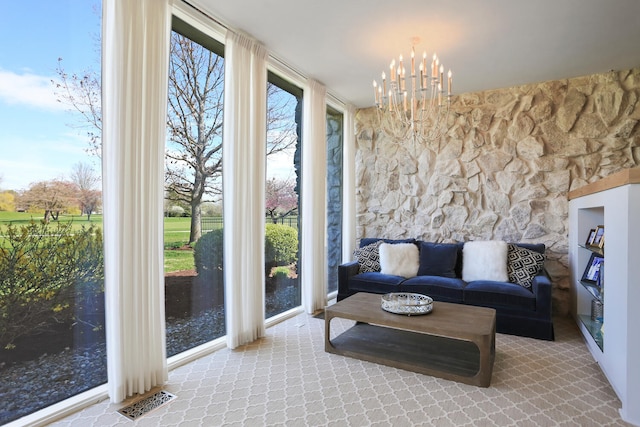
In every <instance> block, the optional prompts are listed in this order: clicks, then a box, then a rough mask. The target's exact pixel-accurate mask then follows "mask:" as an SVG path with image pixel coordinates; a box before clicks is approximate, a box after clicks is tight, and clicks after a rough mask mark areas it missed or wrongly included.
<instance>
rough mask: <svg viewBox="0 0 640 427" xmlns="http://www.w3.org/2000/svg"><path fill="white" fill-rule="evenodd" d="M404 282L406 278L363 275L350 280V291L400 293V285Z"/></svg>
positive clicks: (388, 275)
mask: <svg viewBox="0 0 640 427" xmlns="http://www.w3.org/2000/svg"><path fill="white" fill-rule="evenodd" d="M404 280H405V279H404V277H400V276H392V275H390V274H382V273H361V274H356V275H355V276H353V277H351V280H349V290H350V291H355V292H371V293H375V294H386V293H389V292H399V291H400V289H399V288H398V285H400V283H402V282H403V281H404Z"/></svg>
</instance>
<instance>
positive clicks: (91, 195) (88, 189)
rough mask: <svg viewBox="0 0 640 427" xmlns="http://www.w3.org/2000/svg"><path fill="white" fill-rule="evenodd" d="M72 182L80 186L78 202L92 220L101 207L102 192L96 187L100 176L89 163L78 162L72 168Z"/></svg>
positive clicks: (83, 211) (82, 210)
mask: <svg viewBox="0 0 640 427" xmlns="http://www.w3.org/2000/svg"><path fill="white" fill-rule="evenodd" d="M71 182H73V183H74V184H75V185H76V186H77V188H78V196H77V198H78V202H79V203H80V211H81V212H82V213H84V214H86V215H87V221H89V220H91V214H92V213H93V212H94V211H95V210H97V209H98V207H100V204H101V202H102V193H101V192H100V190H98V189H96V186H97V185H98V183H99V182H100V177H99V176H98V175H96V173H95V172H94V170H93V168H92V167H91V166H90V165H88V164H87V163H82V162H79V163H76V164H74V165H73V168H72V170H71Z"/></svg>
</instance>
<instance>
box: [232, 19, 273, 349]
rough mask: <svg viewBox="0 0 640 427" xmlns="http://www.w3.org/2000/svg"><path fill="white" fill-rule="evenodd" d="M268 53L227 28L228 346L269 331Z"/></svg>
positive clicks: (249, 340)
mask: <svg viewBox="0 0 640 427" xmlns="http://www.w3.org/2000/svg"><path fill="white" fill-rule="evenodd" d="M266 59H267V52H266V49H265V48H264V47H263V46H261V45H260V44H258V43H257V42H255V41H254V40H252V39H251V38H249V37H248V36H246V35H244V34H238V33H234V32H232V31H230V30H229V31H228V32H227V37H226V43H225V76H226V78H225V89H224V93H225V99H224V132H223V144H222V151H223V154H222V155H223V165H224V166H223V167H224V177H223V189H224V218H225V224H224V261H225V265H224V276H225V312H226V325H227V346H228V347H229V348H236V347H238V346H240V345H243V344H246V343H249V342H251V341H254V340H256V339H257V338H260V337H262V336H264V332H265V324H264V234H265V231H264V227H265V225H264V224H265V168H266V166H265V163H266V160H265V159H266V157H265V156H266V146H265V142H266V140H267V62H266Z"/></svg>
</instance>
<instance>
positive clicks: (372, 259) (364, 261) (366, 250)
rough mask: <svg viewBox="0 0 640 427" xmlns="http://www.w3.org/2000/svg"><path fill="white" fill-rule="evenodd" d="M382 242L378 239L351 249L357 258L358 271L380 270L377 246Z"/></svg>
mask: <svg viewBox="0 0 640 427" xmlns="http://www.w3.org/2000/svg"><path fill="white" fill-rule="evenodd" d="M383 243H384V242H383V241H382V240H378V241H377V242H374V243H371V244H370V245H367V246H363V247H361V248H358V249H356V250H355V251H353V255H355V257H356V259H357V260H358V266H359V267H360V270H359V272H360V273H368V272H378V271H380V252H379V249H378V248H379V247H380V245H381V244H383Z"/></svg>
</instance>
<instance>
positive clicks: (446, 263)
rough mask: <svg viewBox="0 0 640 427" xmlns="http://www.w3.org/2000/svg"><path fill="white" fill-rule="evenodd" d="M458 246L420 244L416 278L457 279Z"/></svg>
mask: <svg viewBox="0 0 640 427" xmlns="http://www.w3.org/2000/svg"><path fill="white" fill-rule="evenodd" d="M457 261H458V245H457V244H455V243H431V242H420V268H419V269H418V276H442V277H457V276H456V262H457Z"/></svg>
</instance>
